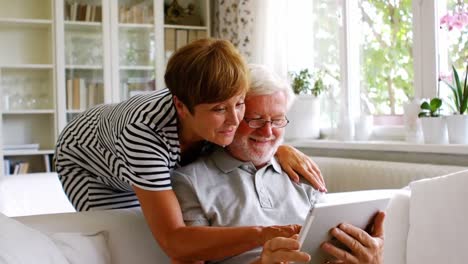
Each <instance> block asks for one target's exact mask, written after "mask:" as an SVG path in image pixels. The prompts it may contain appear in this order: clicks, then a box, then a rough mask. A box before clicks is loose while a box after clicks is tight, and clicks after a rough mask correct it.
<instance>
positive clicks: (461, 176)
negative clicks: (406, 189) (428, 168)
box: [407, 170, 468, 264]
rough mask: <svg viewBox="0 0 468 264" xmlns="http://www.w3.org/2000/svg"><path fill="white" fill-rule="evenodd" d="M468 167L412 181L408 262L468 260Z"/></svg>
mask: <svg viewBox="0 0 468 264" xmlns="http://www.w3.org/2000/svg"><path fill="white" fill-rule="evenodd" d="M467 186H468V170H465V171H462V172H457V173H453V174H449V175H446V176H442V177H437V178H433V179H425V180H420V181H416V182H412V183H411V184H410V188H411V200H410V218H409V219H410V221H409V225H410V228H409V232H408V242H407V252H408V253H407V263H408V264H416V263H417V264H419V263H434V264H435V263H463V262H466V260H467V259H468V250H467V243H466V242H464V241H465V239H466V237H468V229H467V228H466V224H467V219H468V206H467V203H466V201H468V191H467Z"/></svg>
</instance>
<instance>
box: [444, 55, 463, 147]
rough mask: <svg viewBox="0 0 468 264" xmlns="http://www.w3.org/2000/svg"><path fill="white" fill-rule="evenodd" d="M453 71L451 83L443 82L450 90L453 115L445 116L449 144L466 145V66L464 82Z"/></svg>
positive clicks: (455, 71) (454, 70) (455, 70)
mask: <svg viewBox="0 0 468 264" xmlns="http://www.w3.org/2000/svg"><path fill="white" fill-rule="evenodd" d="M452 69H453V82H452V83H449V82H447V81H446V80H443V82H444V83H445V84H446V85H447V87H449V88H450V89H451V90H452V93H453V96H452V97H451V98H452V108H453V109H454V114H453V115H450V116H447V126H448V133H449V142H450V143H453V144H468V115H467V113H468V82H467V77H468V64H467V66H466V70H465V77H464V82H461V80H460V76H459V75H458V72H457V69H455V67H454V66H452Z"/></svg>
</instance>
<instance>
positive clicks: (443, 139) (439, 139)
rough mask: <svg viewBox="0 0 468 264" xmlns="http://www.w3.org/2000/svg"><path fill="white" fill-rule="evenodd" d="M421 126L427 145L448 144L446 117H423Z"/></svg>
mask: <svg viewBox="0 0 468 264" xmlns="http://www.w3.org/2000/svg"><path fill="white" fill-rule="evenodd" d="M421 124H422V129H423V134H424V143H426V144H448V133H447V121H446V119H445V118H444V117H423V118H421Z"/></svg>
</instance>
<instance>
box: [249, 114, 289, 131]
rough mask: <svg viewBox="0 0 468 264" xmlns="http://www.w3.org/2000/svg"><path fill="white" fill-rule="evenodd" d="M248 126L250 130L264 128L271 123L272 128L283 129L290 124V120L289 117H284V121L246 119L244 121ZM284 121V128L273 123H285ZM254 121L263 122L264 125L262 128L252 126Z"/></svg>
mask: <svg viewBox="0 0 468 264" xmlns="http://www.w3.org/2000/svg"><path fill="white" fill-rule="evenodd" d="M243 120H244V121H245V122H246V123H247V125H248V126H249V127H250V128H255V129H256V128H262V127H264V126H265V125H266V124H267V123H270V126H271V127H272V128H283V127H285V126H287V125H288V124H289V120H288V118H287V117H284V119H272V120H265V119H263V118H244V119H243ZM283 120H286V123H285V124H284V125H283V126H277V125H274V123H273V122H275V121H283ZM252 121H255V122H262V125H261V126H255V125H252V124H253V123H252Z"/></svg>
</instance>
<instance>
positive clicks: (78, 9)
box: [65, 2, 102, 22]
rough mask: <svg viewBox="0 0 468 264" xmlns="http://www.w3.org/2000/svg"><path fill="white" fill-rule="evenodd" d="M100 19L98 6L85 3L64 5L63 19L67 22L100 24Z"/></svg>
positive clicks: (100, 10)
mask: <svg viewBox="0 0 468 264" xmlns="http://www.w3.org/2000/svg"><path fill="white" fill-rule="evenodd" d="M101 17H102V7H101V6H100V5H93V4H86V3H78V2H73V3H68V2H67V3H66V4H65V19H66V20H69V21H86V22H92V21H96V22H100V21H101Z"/></svg>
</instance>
